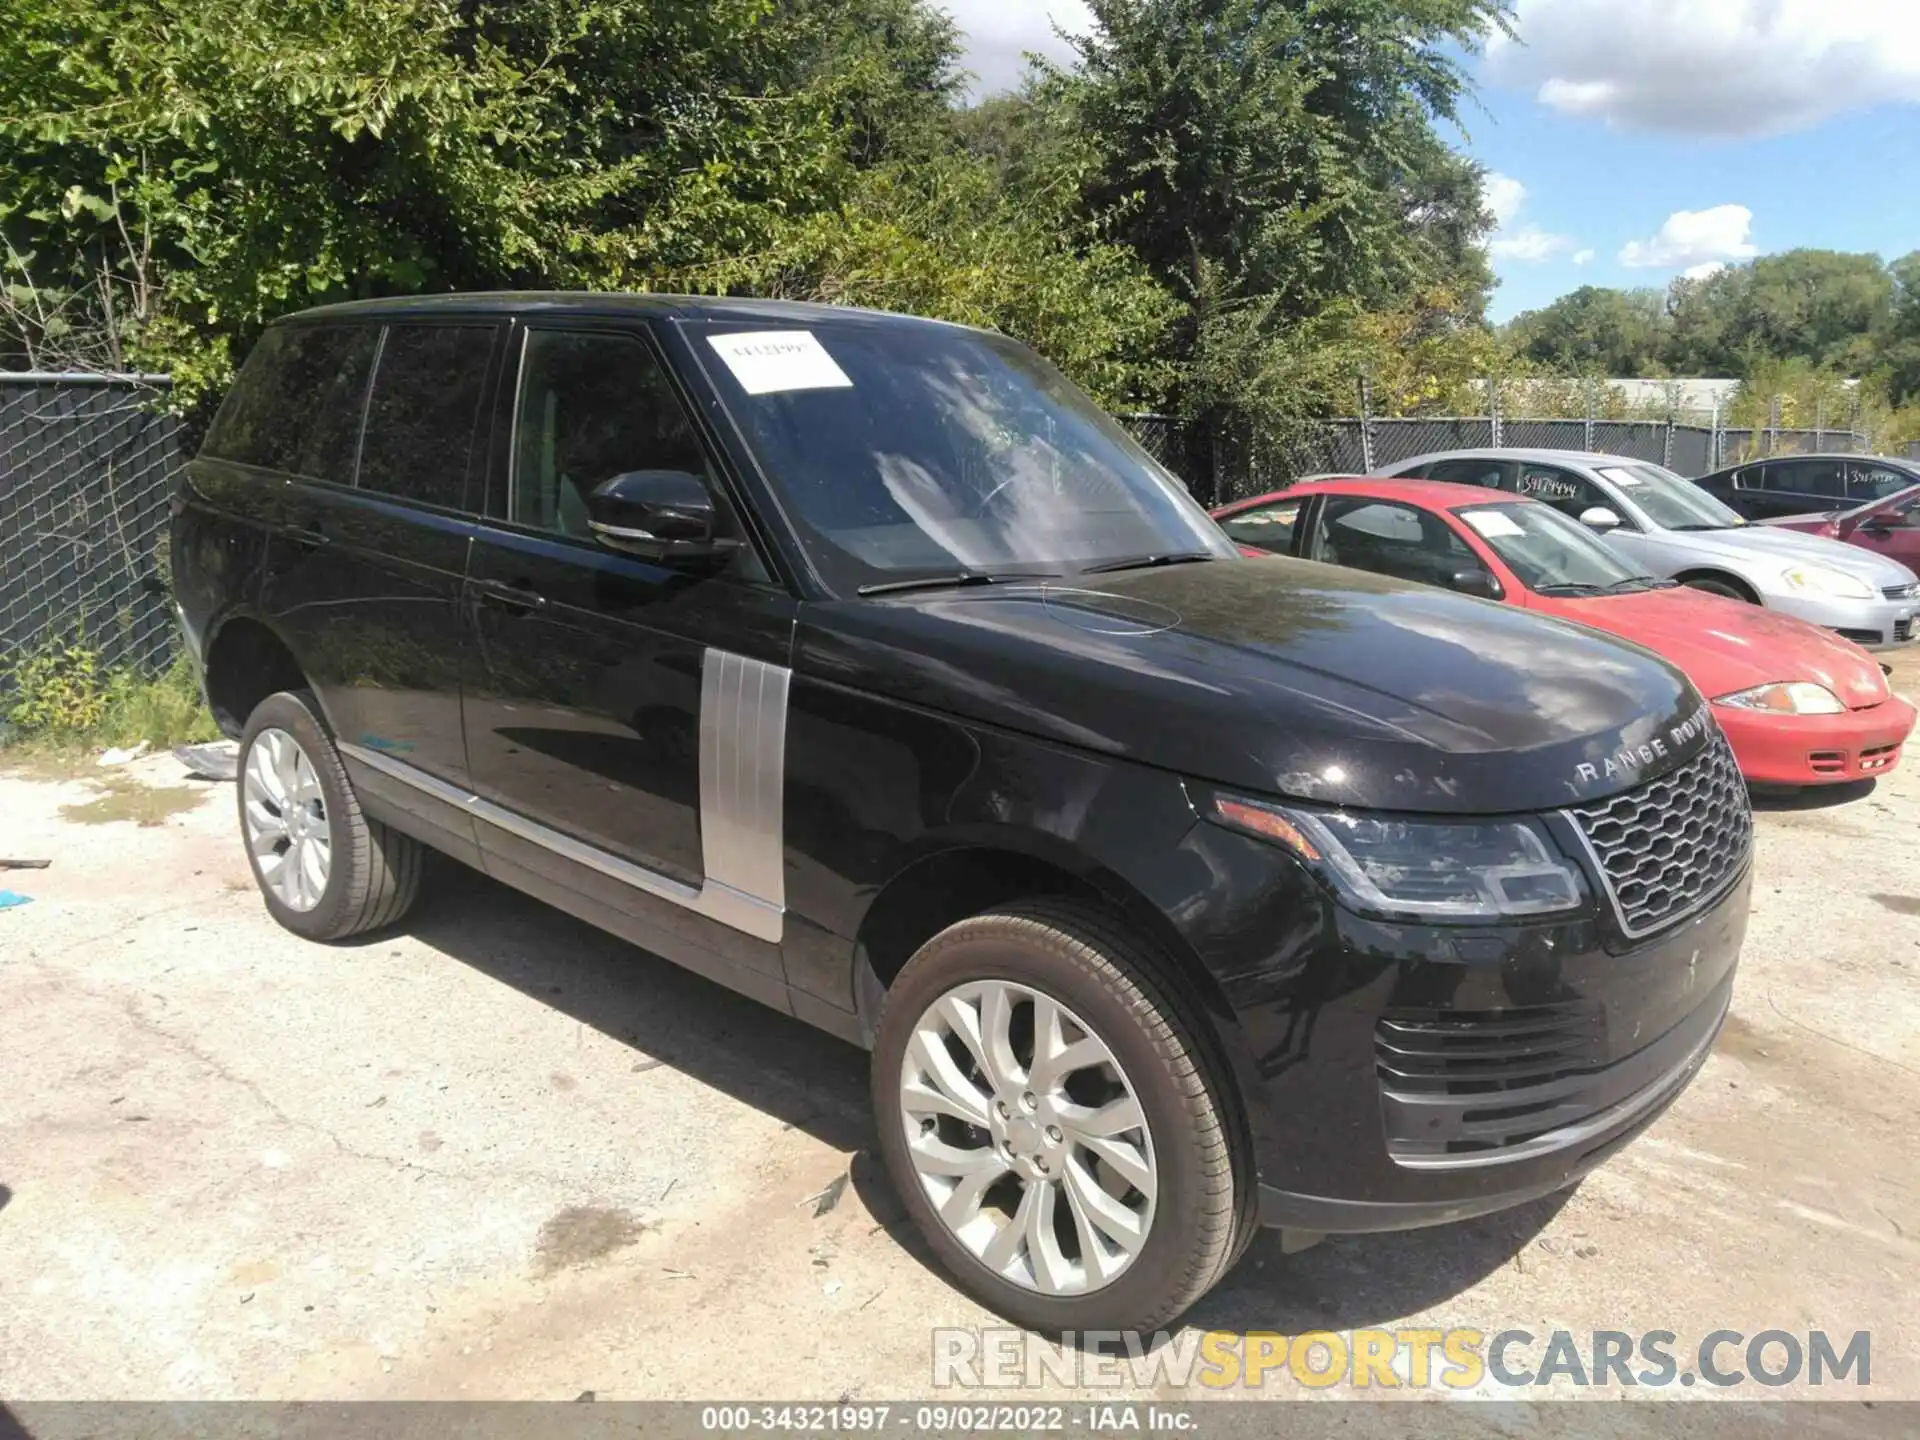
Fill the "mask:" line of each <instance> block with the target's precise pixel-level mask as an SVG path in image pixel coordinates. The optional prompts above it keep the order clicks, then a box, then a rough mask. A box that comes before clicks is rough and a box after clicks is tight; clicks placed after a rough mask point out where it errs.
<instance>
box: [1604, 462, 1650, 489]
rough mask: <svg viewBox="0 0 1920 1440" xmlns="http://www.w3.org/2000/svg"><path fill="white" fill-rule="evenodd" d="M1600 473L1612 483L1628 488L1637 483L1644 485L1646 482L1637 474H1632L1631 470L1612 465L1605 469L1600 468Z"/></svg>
mask: <svg viewBox="0 0 1920 1440" xmlns="http://www.w3.org/2000/svg"><path fill="white" fill-rule="evenodd" d="M1600 473H1601V474H1602V475H1603V476H1605V477H1606V478H1607V479H1609V480H1611V481H1612V482H1613V483H1614V484H1616V485H1624V486H1626V487H1627V488H1628V489H1629V490H1631V489H1633V488H1634V487H1635V486H1637V485H1644V484H1646V483H1647V482H1646V481H1645V480H1642V479H1641V478H1640V477H1639V476H1638V475H1636V474H1634V473H1633V472H1632V471H1631V470H1616V469H1614V468H1613V467H1612V466H1608V467H1607V468H1606V469H1604V470H1602V471H1601V472H1600Z"/></svg>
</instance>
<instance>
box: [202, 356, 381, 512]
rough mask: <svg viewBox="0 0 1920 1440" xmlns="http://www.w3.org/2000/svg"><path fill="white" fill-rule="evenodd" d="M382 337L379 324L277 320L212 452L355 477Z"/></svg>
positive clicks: (240, 384)
mask: <svg viewBox="0 0 1920 1440" xmlns="http://www.w3.org/2000/svg"><path fill="white" fill-rule="evenodd" d="M379 339H380V330H379V327H378V326H374V325H277V326H275V327H274V328H273V329H271V330H268V331H267V332H266V334H264V335H262V336H261V337H260V341H259V343H258V344H256V345H255V346H254V347H253V353H252V354H251V355H249V356H248V357H247V362H246V364H245V365H244V366H243V367H242V368H241V371H240V376H239V378H238V379H237V380H235V381H234V386H233V390H232V392H231V393H230V394H229V395H228V396H227V401H226V404H224V405H222V406H221V407H220V415H219V418H218V419H217V420H215V422H214V425H213V429H212V432H211V433H210V434H209V435H208V436H207V443H206V445H205V447H204V453H206V454H207V455H209V456H211V457H213V458H215V459H219V460H231V461H235V462H237V463H238V464H242V465H257V466H259V467H261V468H262V469H265V470H278V471H280V472H282V473H284V474H288V475H300V476H305V477H307V478H310V479H316V480H333V481H337V482H338V483H340V484H349V483H351V482H352V480H353V456H354V448H355V446H356V445H357V444H358V442H359V438H360V410H361V406H362V404H363V402H364V401H365V398H366V389H367V376H368V374H369V373H370V372H371V371H372V369H373V356H374V351H375V349H376V347H377V346H378V343H379Z"/></svg>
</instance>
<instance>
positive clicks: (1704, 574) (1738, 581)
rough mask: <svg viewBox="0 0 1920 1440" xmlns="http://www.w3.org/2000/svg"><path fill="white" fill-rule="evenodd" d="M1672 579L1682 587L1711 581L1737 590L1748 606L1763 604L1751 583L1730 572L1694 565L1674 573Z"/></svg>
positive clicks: (1708, 566) (1709, 566)
mask: <svg viewBox="0 0 1920 1440" xmlns="http://www.w3.org/2000/svg"><path fill="white" fill-rule="evenodd" d="M1673 578H1674V579H1675V580H1678V581H1679V582H1680V583H1681V584H1682V585H1691V584H1693V582H1694V581H1696V580H1712V581H1714V582H1715V583H1717V584H1720V585H1725V586H1726V587H1728V588H1729V589H1731V590H1737V591H1738V592H1739V593H1740V595H1741V596H1742V597H1743V598H1744V599H1745V600H1746V602H1747V603H1748V604H1749V605H1759V604H1762V603H1764V602H1763V601H1762V600H1761V599H1760V592H1759V590H1758V589H1757V588H1755V586H1754V585H1753V583H1752V582H1751V581H1749V580H1747V579H1746V578H1745V577H1744V576H1741V575H1737V574H1735V573H1734V572H1733V571H1731V570H1721V569H1717V568H1715V567H1713V566H1711V565H1695V566H1691V567H1689V568H1688V569H1685V570H1677V571H1675V572H1674V575H1673Z"/></svg>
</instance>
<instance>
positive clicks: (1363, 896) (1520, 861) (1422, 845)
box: [1213, 795, 1586, 920]
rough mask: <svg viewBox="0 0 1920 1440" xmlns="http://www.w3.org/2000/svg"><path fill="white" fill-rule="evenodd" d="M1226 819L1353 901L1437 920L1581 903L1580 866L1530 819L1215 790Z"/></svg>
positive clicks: (1542, 911) (1540, 911)
mask: <svg viewBox="0 0 1920 1440" xmlns="http://www.w3.org/2000/svg"><path fill="white" fill-rule="evenodd" d="M1213 806H1214V814H1215V816H1216V817H1217V818H1218V819H1219V820H1220V821H1221V822H1222V823H1224V824H1227V825H1230V826H1232V827H1233V828H1234V829H1236V830H1245V831H1247V832H1249V833H1251V834H1254V835H1258V836H1260V837H1261V838H1263V839H1266V840H1271V841H1274V842H1275V843H1276V844H1279V845H1283V846H1285V847H1286V848H1287V849H1289V850H1291V851H1292V852H1293V853H1294V854H1296V855H1298V856H1299V857H1300V858H1301V859H1302V860H1304V861H1305V862H1306V863H1307V865H1308V866H1309V867H1310V868H1312V869H1313V871H1314V872H1315V873H1316V874H1318V875H1319V876H1320V877H1321V878H1322V879H1324V880H1326V881H1327V883H1329V884H1330V885H1332V886H1333V888H1334V889H1335V890H1336V891H1338V892H1339V893H1340V894H1341V896H1343V897H1344V898H1345V899H1346V900H1348V901H1349V902H1350V903H1351V904H1352V905H1353V907H1354V908H1355V909H1359V910H1368V911H1373V912H1375V913H1378V914H1387V915H1405V916H1412V917H1416V918H1425V919H1435V920H1492V919H1498V918H1500V917H1502V916H1512V915H1551V914H1556V913H1558V912H1560V911H1565V910H1575V909H1578V908H1579V907H1580V905H1581V904H1582V903H1583V902H1584V900H1585V897H1586V886H1585V885H1584V884H1583V883H1582V881H1581V879H1580V872H1579V870H1578V869H1576V868H1575V867H1574V866H1573V865H1572V864H1570V863H1569V862H1568V861H1567V860H1566V859H1564V858H1563V857H1561V856H1560V855H1559V854H1558V853H1556V852H1555V850H1554V848H1553V845H1552V842H1551V841H1549V840H1548V838H1547V836H1546V835H1545V833H1544V832H1542V831H1541V829H1540V828H1539V827H1538V826H1537V825H1535V824H1534V823H1533V822H1532V821H1528V820H1439V821H1435V820H1402V819H1380V818H1374V817H1370V816H1364V815H1350V814H1346V813H1344V812H1338V811H1336V812H1324V811H1323V812H1311V811H1306V810H1296V809H1294V808H1292V807H1291V806H1285V805H1274V804H1270V803H1268V802H1267V801H1263V800H1248V799H1243V798H1241V797H1238V796H1228V795H1219V796H1215V797H1214V802H1213Z"/></svg>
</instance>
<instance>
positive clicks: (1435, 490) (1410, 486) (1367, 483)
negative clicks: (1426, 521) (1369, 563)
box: [1214, 475, 1533, 515]
mask: <svg viewBox="0 0 1920 1440" xmlns="http://www.w3.org/2000/svg"><path fill="white" fill-rule="evenodd" d="M1380 493H1384V494H1388V495H1397V496H1404V497H1405V498H1406V499H1408V500H1415V501H1420V502H1423V503H1424V504H1426V505H1428V506H1430V507H1432V508H1433V509H1436V510H1458V509H1459V508H1460V507H1461V506H1463V505H1510V504H1512V503H1514V502H1515V501H1519V502H1522V503H1527V504H1531V503H1533V502H1531V501H1529V500H1528V499H1527V497H1526V496H1524V495H1514V494H1510V493H1509V492H1507V491H1505V490H1489V489H1487V488H1486V487H1485V486H1483V485H1456V484H1453V483H1452V482H1451V481H1447V480H1400V479H1395V478H1394V477H1392V476H1389V475H1340V476H1330V477H1328V478H1326V479H1322V480H1302V481H1300V482H1299V483H1298V484H1295V485H1289V486H1288V487H1287V488H1286V489H1285V490H1276V491H1274V492H1273V493H1272V494H1270V495H1260V496H1256V497H1255V498H1253V499H1251V500H1236V501H1234V502H1233V503H1232V504H1231V505H1223V506H1221V507H1220V508H1219V509H1218V510H1216V511H1215V512H1214V513H1215V514H1216V515H1231V514H1234V513H1237V512H1239V511H1241V510H1247V509H1251V508H1252V507H1253V506H1255V505H1265V504H1270V503H1272V502H1274V501H1278V500H1297V499H1302V498H1304V497H1306V496H1309V495H1373V494H1380Z"/></svg>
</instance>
